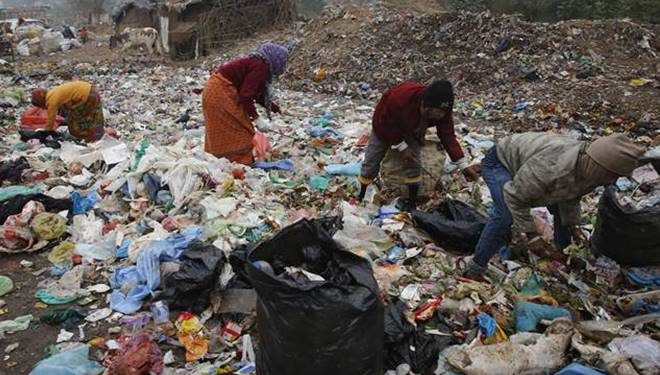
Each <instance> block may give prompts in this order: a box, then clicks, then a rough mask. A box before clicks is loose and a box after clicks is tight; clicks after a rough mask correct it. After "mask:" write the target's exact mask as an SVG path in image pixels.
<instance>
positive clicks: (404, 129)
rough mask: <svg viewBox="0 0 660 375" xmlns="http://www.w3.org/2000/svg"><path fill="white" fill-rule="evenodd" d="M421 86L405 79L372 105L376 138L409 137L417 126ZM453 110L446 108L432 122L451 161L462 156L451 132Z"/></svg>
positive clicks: (391, 141)
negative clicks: (446, 111)
mask: <svg viewBox="0 0 660 375" xmlns="http://www.w3.org/2000/svg"><path fill="white" fill-rule="evenodd" d="M424 88H425V86H424V85H422V84H420V83H417V82H411V81H406V82H403V83H401V84H399V85H397V86H394V87H392V88H390V89H389V90H387V91H386V92H385V94H384V95H383V97H382V98H381V99H380V101H379V102H378V105H377V106H376V111H375V112H374V117H373V121H372V125H373V130H374V132H375V133H376V136H377V137H378V139H380V140H381V141H383V142H386V143H389V144H391V145H395V144H399V143H401V142H402V141H403V140H404V138H413V137H414V134H415V132H416V130H417V129H418V128H419V126H420V117H421V116H420V113H419V109H420V106H421V103H422V92H423V91H424ZM453 117H454V114H453V111H450V112H449V113H448V114H447V116H445V118H444V119H442V120H441V121H439V122H438V123H437V124H433V126H435V127H436V129H437V132H438V138H440V141H441V142H442V146H443V147H444V148H445V150H446V151H447V154H449V157H450V158H451V160H452V161H457V160H459V159H461V158H462V157H463V150H462V149H461V145H459V144H458V141H457V140H456V134H454V118H453Z"/></svg>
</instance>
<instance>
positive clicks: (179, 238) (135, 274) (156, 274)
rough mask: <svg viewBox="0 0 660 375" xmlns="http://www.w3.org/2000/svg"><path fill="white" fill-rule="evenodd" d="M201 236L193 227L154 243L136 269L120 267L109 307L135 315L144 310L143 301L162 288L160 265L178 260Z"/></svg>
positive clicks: (149, 246) (139, 256) (113, 285)
mask: <svg viewBox="0 0 660 375" xmlns="http://www.w3.org/2000/svg"><path fill="white" fill-rule="evenodd" d="M201 235H202V229H201V228H198V227H190V228H187V229H185V230H184V231H183V232H182V233H180V234H173V235H170V236H169V237H168V238H167V239H165V240H161V241H151V242H150V243H149V244H148V245H147V246H146V247H145V248H144V249H142V251H141V252H140V254H139V255H138V258H137V264H136V265H135V266H128V267H118V268H117V269H116V270H115V273H114V274H113V275H112V277H111V286H112V288H113V289H114V290H113V292H112V294H111V295H110V307H111V308H112V309H113V310H115V311H119V312H121V313H124V314H132V313H134V312H136V311H138V310H139V309H140V307H142V300H143V299H145V298H146V297H147V296H149V295H150V294H151V292H153V291H154V290H156V288H158V286H159V285H160V262H161V261H174V260H177V259H179V257H180V256H181V254H182V253H183V251H184V250H185V249H186V248H187V247H188V246H189V245H190V243H191V242H192V241H193V240H195V239H197V238H198V237H200V236H201Z"/></svg>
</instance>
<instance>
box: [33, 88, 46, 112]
mask: <svg viewBox="0 0 660 375" xmlns="http://www.w3.org/2000/svg"><path fill="white" fill-rule="evenodd" d="M47 93H48V90H46V89H45V88H43V87H39V88H36V89H34V90H32V100H31V101H32V105H33V106H35V107H39V108H46V94H47Z"/></svg>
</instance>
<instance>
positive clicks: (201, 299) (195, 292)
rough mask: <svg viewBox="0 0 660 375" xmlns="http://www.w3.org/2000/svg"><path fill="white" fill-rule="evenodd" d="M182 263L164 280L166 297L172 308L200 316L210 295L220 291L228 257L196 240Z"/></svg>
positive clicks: (184, 255)
mask: <svg viewBox="0 0 660 375" xmlns="http://www.w3.org/2000/svg"><path fill="white" fill-rule="evenodd" d="M179 262H180V263H181V266H180V268H179V270H178V271H177V272H175V273H173V274H171V275H168V276H167V277H166V278H165V288H164V289H165V292H164V293H163V297H164V298H165V299H167V300H168V301H169V303H170V306H171V307H174V308H181V309H187V310H192V311H194V312H197V313H201V312H202V311H204V310H205V309H206V307H208V305H209V298H210V296H211V293H212V292H213V291H214V290H216V289H217V288H218V281H219V277H220V272H221V271H222V268H223V266H224V265H225V263H226V259H225V255H224V253H223V252H222V251H221V250H220V249H218V248H217V247H215V246H213V245H210V244H206V243H204V242H201V241H193V242H192V243H191V244H190V246H188V248H187V249H186V250H185V251H184V253H183V254H182V255H181V257H180V258H179Z"/></svg>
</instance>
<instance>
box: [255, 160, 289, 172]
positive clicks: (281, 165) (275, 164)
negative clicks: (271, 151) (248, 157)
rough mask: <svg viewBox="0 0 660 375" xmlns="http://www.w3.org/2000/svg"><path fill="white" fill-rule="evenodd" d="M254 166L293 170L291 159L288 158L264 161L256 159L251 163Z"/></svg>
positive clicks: (266, 168) (267, 168)
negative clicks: (256, 160)
mask: <svg viewBox="0 0 660 375" xmlns="http://www.w3.org/2000/svg"><path fill="white" fill-rule="evenodd" d="M252 166H253V167H254V168H259V169H265V170H267V171H269V170H272V169H277V170H282V171H292V170H293V161H292V160H290V159H284V160H278V161H272V162H265V161H258V162H256V163H254V164H253V165H252Z"/></svg>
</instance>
